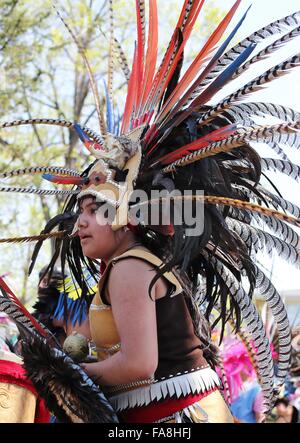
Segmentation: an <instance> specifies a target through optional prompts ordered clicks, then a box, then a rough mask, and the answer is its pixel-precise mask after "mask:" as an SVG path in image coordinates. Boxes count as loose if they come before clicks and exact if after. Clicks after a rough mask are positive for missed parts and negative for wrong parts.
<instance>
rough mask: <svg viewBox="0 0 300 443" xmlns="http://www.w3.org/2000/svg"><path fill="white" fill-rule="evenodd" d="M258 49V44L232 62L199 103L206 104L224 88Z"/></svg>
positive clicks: (207, 89)
mask: <svg viewBox="0 0 300 443" xmlns="http://www.w3.org/2000/svg"><path fill="white" fill-rule="evenodd" d="M255 48H256V44H254V43H252V44H251V45H249V46H248V47H247V48H246V49H245V50H244V51H243V52H242V53H241V54H240V55H239V56H238V57H237V59H236V60H234V62H232V63H231V64H230V65H229V66H228V67H227V68H226V69H224V71H223V72H222V73H221V74H220V75H219V76H218V77H217V78H216V79H215V80H214V81H213V82H212V83H211V84H210V85H209V86H208V87H207V88H206V89H205V91H204V92H203V93H202V94H200V95H199V96H198V97H197V101H198V100H199V101H201V103H206V102H207V101H208V100H209V99H210V98H211V97H212V96H213V95H214V94H215V93H216V92H217V91H218V90H219V89H220V88H222V87H223V86H224V85H225V84H226V83H227V82H228V81H229V80H230V79H231V77H232V75H233V74H234V73H235V71H236V70H237V69H238V68H239V67H240V66H241V65H242V64H243V63H244V61H245V60H247V58H248V57H249V55H250V54H251V53H252V52H253V50H254V49H255Z"/></svg>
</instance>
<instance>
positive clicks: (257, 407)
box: [253, 391, 264, 413]
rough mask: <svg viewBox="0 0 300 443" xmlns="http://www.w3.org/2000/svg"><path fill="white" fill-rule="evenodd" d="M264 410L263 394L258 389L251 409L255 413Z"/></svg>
mask: <svg viewBox="0 0 300 443" xmlns="http://www.w3.org/2000/svg"><path fill="white" fill-rule="evenodd" d="M263 410H264V405H263V395H262V391H260V392H259V393H258V394H257V396H256V397H255V400H254V403H253V411H254V412H256V413H261V412H263Z"/></svg>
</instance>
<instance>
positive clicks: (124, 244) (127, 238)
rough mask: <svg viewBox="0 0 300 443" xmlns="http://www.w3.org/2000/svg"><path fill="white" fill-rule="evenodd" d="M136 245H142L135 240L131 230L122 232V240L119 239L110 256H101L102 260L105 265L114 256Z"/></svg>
mask: <svg viewBox="0 0 300 443" xmlns="http://www.w3.org/2000/svg"><path fill="white" fill-rule="evenodd" d="M136 246H142V244H141V243H140V242H139V241H138V240H137V238H136V237H135V235H134V234H133V233H132V232H130V231H128V232H126V233H125V234H124V236H123V238H122V240H121V241H120V243H119V244H118V246H117V248H116V249H115V250H114V252H113V253H112V254H111V256H110V257H107V258H103V261H104V263H105V264H106V265H107V263H109V262H110V261H112V260H113V259H114V258H115V257H118V256H119V255H122V254H124V252H126V251H128V250H129V249H132V248H134V247H136Z"/></svg>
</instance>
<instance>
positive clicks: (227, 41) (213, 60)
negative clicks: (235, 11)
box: [206, 5, 252, 69]
mask: <svg viewBox="0 0 300 443" xmlns="http://www.w3.org/2000/svg"><path fill="white" fill-rule="evenodd" d="M251 6H252V5H250V6H249V8H248V9H247V11H246V12H245V14H244V15H243V17H242V18H241V19H240V21H239V22H238V24H237V25H236V26H235V27H234V29H233V31H232V32H231V33H230V34H229V36H228V37H227V38H226V40H225V41H224V42H223V43H222V45H221V46H220V48H219V49H218V51H217V52H216V54H215V55H214V56H213V58H212V60H211V61H210V62H209V64H208V66H207V68H206V69H208V68H209V67H210V66H211V65H212V64H214V62H215V61H216V60H217V59H218V58H220V57H221V55H222V54H223V52H224V51H225V49H226V48H227V46H228V44H229V43H230V41H231V40H232V39H233V37H234V36H235V34H236V33H237V31H238V30H239V29H240V27H241V26H242V24H243V22H244V20H245V18H246V16H247V14H248V12H249V9H250V8H251Z"/></svg>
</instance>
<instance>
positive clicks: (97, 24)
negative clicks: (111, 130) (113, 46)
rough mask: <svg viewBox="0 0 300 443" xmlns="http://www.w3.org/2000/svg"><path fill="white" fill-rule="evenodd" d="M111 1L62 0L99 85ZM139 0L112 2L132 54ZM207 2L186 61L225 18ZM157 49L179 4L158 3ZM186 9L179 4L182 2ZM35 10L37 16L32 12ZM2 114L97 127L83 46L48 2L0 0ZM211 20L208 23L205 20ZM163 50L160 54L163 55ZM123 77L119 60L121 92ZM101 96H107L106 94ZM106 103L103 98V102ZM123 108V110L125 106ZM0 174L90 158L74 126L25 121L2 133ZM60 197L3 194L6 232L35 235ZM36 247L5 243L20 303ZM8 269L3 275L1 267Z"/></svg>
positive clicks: (34, 180) (26, 182)
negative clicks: (82, 55)
mask: <svg viewBox="0 0 300 443" xmlns="http://www.w3.org/2000/svg"><path fill="white" fill-rule="evenodd" d="M108 3H109V2H108V0H103V1H100V2H99V1H98V0H97V1H96V0H76V1H73V0H72V2H71V1H70V0H64V1H61V2H60V4H59V10H60V13H61V15H62V16H63V17H64V19H65V20H66V22H67V23H68V25H69V26H70V27H71V28H72V31H73V32H74V34H75V35H76V38H77V39H78V40H79V42H80V45H81V47H82V48H83V50H84V51H85V53H86V55H87V57H88V59H89V62H90V64H91V67H92V70H93V72H94V73H95V78H96V82H97V85H98V87H99V90H101V92H104V86H103V80H105V81H106V82H107V77H106V73H107V67H108V50H109V9H108ZM134 4H135V2H134V0H131V1H124V0H115V1H114V11H115V17H114V33H115V36H116V38H117V39H118V41H119V42H121V44H122V47H123V49H124V51H125V53H126V56H127V58H128V60H131V59H132V48H133V46H134V45H133V42H134V40H135V38H136V36H135V32H136V31H135V14H133V13H132V11H133V10H134ZM213 5H214V2H212V1H211V2H207V6H206V7H205V9H204V13H203V14H202V19H201V20H200V21H199V23H197V24H196V26H195V30H194V37H193V38H192V39H191V44H190V46H189V49H188V51H187V52H186V59H187V60H190V59H191V56H193V55H195V53H196V52H197V51H198V50H199V49H200V48H201V46H202V44H203V39H204V38H205V37H207V35H208V34H209V33H210V32H211V30H212V28H211V27H213V26H214V25H215V23H216V22H217V21H218V20H219V18H220V9H219V8H216V7H214V8H213V9H211V8H212V6H213ZM158 6H159V11H160V25H163V26H160V46H161V47H162V48H164V47H165V46H166V45H167V43H168V39H169V38H170V35H171V32H172V30H173V27H174V25H175V24H176V21H177V19H178V14H179V6H178V2H177V1H173V0H172V1H168V2H165V1H163V0H158ZM180 6H181V4H180ZM33 11H34V14H33ZM0 14H1V22H0V49H1V50H0V64H1V65H0V66H1V68H0V78H1V89H0V119H1V121H7V120H14V119H28V118H43V117H47V118H55V119H57V118H61V119H65V120H69V121H78V122H80V123H81V124H87V125H88V126H90V127H91V128H93V129H94V130H95V131H98V122H97V118H96V112H95V102H94V99H93V96H92V93H91V87H90V83H89V77H88V73H87V70H86V67H85V65H84V62H83V60H82V57H81V55H80V53H79V51H78V48H77V46H76V44H75V43H74V41H73V40H72V38H71V37H70V35H69V33H68V31H67V29H66V28H65V27H64V26H63V24H62V23H61V21H60V20H59V18H58V17H57V15H56V13H55V10H54V8H52V7H51V4H50V3H49V4H48V3H46V4H45V2H44V1H42V0H35V1H32V0H11V1H9V0H0ZM207 18H209V24H208V22H207V20H206V19H207ZM161 55H162V52H161ZM125 88H126V81H125V78H124V76H123V75H122V72H121V69H120V67H119V66H118V64H117V62H116V60H115V65H114V91H115V93H116V98H117V101H118V100H119V99H120V97H121V96H123V97H124V95H125V94H124V93H125ZM102 96H103V94H102ZM101 100H102V99H101ZM120 109H122V107H121V105H120ZM0 146H1V155H0V171H7V170H11V169H16V168H22V167H27V166H37V165H55V166H62V167H68V168H76V169H82V168H83V166H84V165H87V164H88V163H89V158H88V155H87V153H86V152H85V150H84V149H83V148H82V145H81V143H80V142H79V141H78V137H77V136H76V134H75V133H74V132H73V131H70V130H68V129H65V128H59V127H50V126H32V127H29V126H26V127H15V128H8V129H5V130H2V131H1V132H0ZM13 184H14V185H19V186H31V185H34V186H36V187H43V188H45V187H46V186H47V187H51V184H46V185H45V183H44V182H43V183H42V182H41V179H40V177H35V176H31V177H22V178H21V179H19V180H14V181H13ZM62 203H63V202H62V199H61V198H60V197H58V196H56V197H46V198H45V197H41V196H34V195H28V196H26V197H24V195H17V194H8V195H4V194H0V205H1V209H2V211H1V215H0V229H1V237H9V236H15V235H33V234H37V233H38V232H40V230H41V229H42V228H43V226H44V225H45V223H46V222H47V221H48V220H49V219H50V218H51V217H53V216H54V215H55V214H56V213H58V212H59V210H60V209H61V207H62ZM32 249H33V245H32V244H22V245H1V252H2V253H1V254H0V269H1V271H0V273H1V274H2V273H4V272H6V271H7V270H10V271H11V274H12V277H13V280H14V282H15V287H16V288H17V289H18V291H19V292H18V294H19V295H20V294H21V297H22V301H23V302H28V301H31V300H32V297H34V295H35V293H36V289H35V287H36V284H37V271H38V270H39V268H41V267H42V266H43V265H44V264H45V263H46V262H47V260H48V259H49V253H50V243H47V246H46V242H45V247H44V250H43V252H42V254H41V258H40V261H39V262H38V265H39V264H40V266H37V271H36V272H35V274H34V275H33V278H30V280H28V276H27V269H28V262H29V257H30V254H31V252H32ZM2 270H3V272H2Z"/></svg>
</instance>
